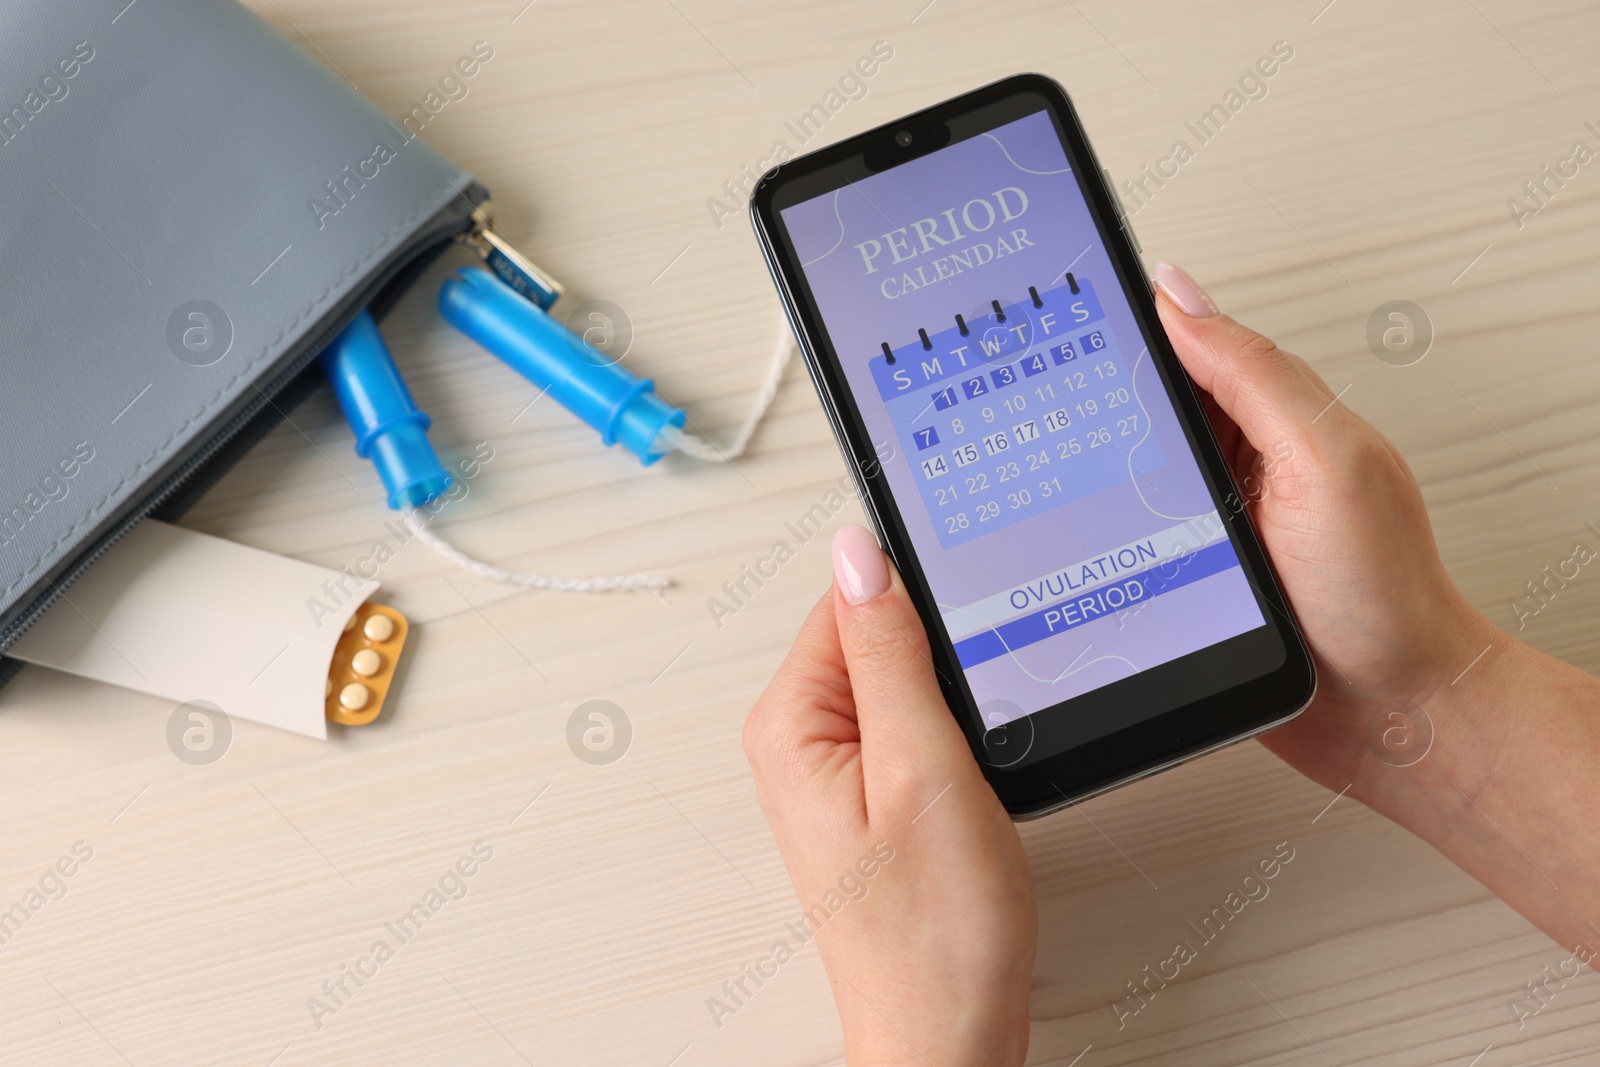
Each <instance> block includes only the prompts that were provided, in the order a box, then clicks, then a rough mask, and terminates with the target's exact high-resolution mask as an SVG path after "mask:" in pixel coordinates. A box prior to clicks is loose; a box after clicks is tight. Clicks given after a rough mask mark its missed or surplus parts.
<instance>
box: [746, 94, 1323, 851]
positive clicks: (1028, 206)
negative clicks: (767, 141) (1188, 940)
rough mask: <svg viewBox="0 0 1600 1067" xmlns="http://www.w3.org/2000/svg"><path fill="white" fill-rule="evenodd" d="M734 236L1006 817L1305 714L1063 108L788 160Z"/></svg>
mask: <svg viewBox="0 0 1600 1067" xmlns="http://www.w3.org/2000/svg"><path fill="white" fill-rule="evenodd" d="M751 216H752V219H753V221H754V224H755V229H756V233H757V236H758V238H759V240H760V243H761V247H762V251H763V253H764V255H765V257H766V260H767V264H768V266H769V267H770V269H771V271H772V276H773V280H774V281H775V282H776V283H777V287H778V291H779V294H780V295H781V298H782V300H783V303H784V306H785V309H786V310H787V312H788V315H789V318H790V322H791V324H792V325H793V327H794V329H795V333H796V335H797V336H798V337H799V339H800V343H801V347H802V350H803V351H804V353H805V358H806V363H807V366H808V368H809V369H810V372H811V377H812V380H813V381H814V382H815V384H816V387H817V391H818V392H819V393H820V394H821V397H822V401H823V406H824V408H825V409H826V410H827V413H828V417H829V419H830V420H831V422H832V424H833V430H834V434H835V436H836V437H837V438H838V441H839V446H840V448H841V449H842V450H843V451H844V453H845V456H846V458H847V460H848V461H849V464H850V468H851V471H852V474H853V476H854V477H855V479H856V484H857V487H858V489H859V491H860V497H861V500H862V502H863V505H864V507H865V509H866V511H867V513H868V515H869V517H870V519H871V521H872V523H873V524H874V526H875V527H876V531H877V535H878V539H879V541H880V543H881V544H882V545H883V547H884V549H885V551H887V552H888V554H889V556H890V558H891V559H893V560H894V562H895V565H896V566H897V567H898V568H899V570H900V573H901V575H902V576H903V577H904V580H905V583H906V585H907V587H908V588H909V590H910V593H911V597H912V599H913V601H914V602H915V604H916V607H917V610H918V611H919V613H920V614H921V617H922V620H923V623H924V625H925V626H926V627H927V630H928V637H929V642H930V644H931V646H932V654H933V667H934V670H935V671H936V672H937V673H938V676H939V679H940V682H941V684H942V686H943V690H944V695H945V698H946V700H947V701H948V702H949V705H950V709H951V711H952V712H953V713H954V715H955V717H956V718H957V720H959V722H960V723H961V726H962V729H963V730H964V731H965V732H966V735H967V738H968V740H969V742H970V743H971V745H972V749H973V752H974V754H975V755H976V756H977V757H978V759H979V761H980V763H981V765H982V767H983V769H984V773H985V775H986V777H987V778H988V780H989V782H990V784H991V785H992V786H993V788H994V790H995V792H996V793H997V794H998V796H999V797H1000V799H1001V801H1002V802H1003V803H1004V804H1005V807H1006V809H1007V810H1008V811H1009V812H1010V813H1011V814H1012V816H1013V817H1014V818H1018V819H1023V818H1031V817H1034V816H1038V815H1042V814H1045V813H1047V812H1049V811H1052V810H1055V809H1057V808H1060V807H1063V806H1066V805H1068V804H1070V803H1073V802H1076V801H1078V800H1082V799H1084V798H1086V797H1089V796H1092V795H1094V794H1096V793H1099V792H1103V791H1104V790H1107V789H1110V788H1113V787H1115V786H1117V785H1121V784H1123V783H1126V782H1129V781H1132V780H1134V779H1136V778H1139V777H1142V776H1145V775H1148V774H1152V773H1155V772H1157V771H1160V770H1163V769H1165V768H1167V767H1171V766H1174V765H1175V764H1177V763H1180V762H1182V761H1184V760H1187V759H1191V758H1193V757H1195V756H1198V755H1200V754H1203V753H1205V752H1209V751H1211V750H1213V749H1217V748H1220V747H1221V746H1223V745H1227V744H1231V743H1233V742H1235V741H1239V740H1241V739H1243V738H1246V737H1250V736H1252V735H1254V734H1257V733H1260V732H1262V731H1264V730H1268V729H1271V728H1272V727H1274V726H1277V725H1279V724H1281V723H1283V722H1286V721H1287V720H1289V719H1290V718H1293V717H1294V716H1295V715H1296V714H1298V713H1299V711H1301V710H1302V709H1303V708H1304V707H1305V706H1306V705H1307V704H1308V703H1309V702H1310V700H1311V697H1312V694H1313V692H1314V691H1315V686H1316V675H1315V671H1314V669H1313V666H1312V662H1311V657H1310V655H1309V654H1308V653H1307V651H1306V646H1305V643H1304V641H1303V640H1302V638H1301V637H1300V634H1299V632H1298V630H1297V628H1296V626H1295V622H1294V619H1293V616H1292V614H1291V612H1290V609H1289V606H1288V603H1287V601H1286V599H1285V597H1284V595H1283V592H1282V590H1281V588H1280V587H1279V585H1278V582H1277V579H1276V577H1275V575H1274V574H1273V571H1272V567H1271V565H1270V564H1269V562H1268V560H1267V557H1266V554H1265V553H1264V552H1263V551H1262V548H1261V544H1260V542H1259V540H1258V538H1257V536H1256V534H1255V531H1254V530H1253V528H1252V527H1251V524H1250V519H1249V516H1248V514H1247V512H1246V503H1247V499H1248V498H1247V495H1246V494H1241V492H1240V490H1239V488H1238V487H1237V486H1235V485H1234V483H1233V480H1232V476H1231V474H1230V471H1229V469H1228V464H1227V463H1226V462H1224V460H1223V457H1222V454H1221V451H1220V449H1219V448H1218V447H1217V443H1216V440H1215V438H1214V437H1213V436H1212V433H1211V429H1210V426H1209V424H1208V423H1207V421H1206V418H1205V414H1204V412H1203V410H1202V409H1201V407H1200V404H1199V401H1198V400H1197V398H1196V395H1195V392H1194V388H1193V386H1192V384H1191V383H1190V381H1189V379H1188V377H1187V375H1186V374H1185V373H1184V370H1183V368H1182V366H1181V365H1180V364H1179V362H1178V359H1177V357H1176V355H1175V354H1174V353H1173V350H1172V346H1171V343H1170V342H1169V340H1168V338H1167V336H1166V334H1165V332H1164V331H1163V330H1162V327H1161V322H1160V320H1159V318H1158V317H1157V315H1156V308H1155V301H1154V297H1153V292H1152V288H1151V284H1150V281H1149V278H1148V277H1147V275H1146V274H1145V271H1144V267H1143V264H1142V263H1141V261H1140V258H1139V257H1140V249H1139V248H1138V245H1137V243H1136V240H1135V238H1134V236H1133V233H1132V230H1131V228H1130V226H1129V225H1128V223H1127V221H1126V218H1125V217H1124V215H1123V212H1122V210H1121V208H1120V205H1119V203H1118V201H1117V199H1116V195H1115V193H1114V192H1113V190H1112V188H1111V185H1110V182H1109V181H1108V179H1107V176H1106V172H1105V171H1104V170H1103V169H1102V168H1101V167H1100V165H1099V163H1098V162H1097V161H1096V159H1095V155H1094V152H1093V150H1092V149H1091V148H1090V147H1089V143H1088V140H1087V139H1086V137H1085V135H1084V131H1083V127H1082V125H1081V124H1080V123H1079V121H1078V117H1077V114H1076V113H1075V111H1074V109H1073V107H1072V103H1071V101H1070V100H1069V99H1068V97H1067V95H1066V93H1065V91H1063V90H1062V88H1061V86H1059V85H1058V84H1057V83H1056V82H1054V81H1052V80H1051V79H1049V78H1046V77H1044V76H1041V75H1037V74H1023V75H1018V76H1015V77H1012V78H1007V79H1005V80H1003V81H1000V82H996V83H995V84H993V85H989V86H986V87H984V88H981V89H978V90H976V91H974V92H971V93H967V94H966V95H964V96H960V97H957V98H955V99H954V100H949V101H947V102H945V103H942V104H938V105H936V106H934V107H931V108H928V109H927V110H925V111H921V112H918V113H917V114H914V115H911V116H909V117H907V118H905V119H902V120H900V121H898V122H894V123H891V124H889V125H887V126H881V127H879V128H877V129H875V130H871V131H869V132H867V133H864V134H861V135H860V136H857V137H853V138H850V139H849V140H846V141H844V142H842V143H840V144H835V145H832V146H830V147H827V148H823V149H821V150H819V151H817V152H813V153H811V154H808V155H805V156H801V157H798V158H796V159H793V160H790V161H787V162H784V163H781V164H779V165H778V166H777V167H775V168H773V169H772V170H770V171H768V172H767V173H766V174H765V175H763V176H762V178H761V180H760V181H759V182H758V183H757V185H756V186H755V188H754V190H753V192H752V195H751ZM1265 458H1266V459H1267V460H1268V461H1269V462H1281V461H1283V460H1285V459H1288V458H1290V457H1284V456H1281V455H1278V454H1276V453H1273V454H1269V455H1268V456H1267V457H1265Z"/></svg>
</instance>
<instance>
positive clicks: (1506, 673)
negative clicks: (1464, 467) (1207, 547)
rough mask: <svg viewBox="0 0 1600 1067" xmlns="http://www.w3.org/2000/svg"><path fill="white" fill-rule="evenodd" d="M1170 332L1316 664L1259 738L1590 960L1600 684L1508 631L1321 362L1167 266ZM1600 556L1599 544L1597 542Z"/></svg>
mask: <svg viewBox="0 0 1600 1067" xmlns="http://www.w3.org/2000/svg"><path fill="white" fill-rule="evenodd" d="M1156 281H1157V284H1158V285H1159V287H1160V289H1161V291H1162V293H1163V296H1162V298H1161V299H1160V300H1159V301H1158V303H1159V307H1160V311H1161V319H1162V322H1163V323H1164V324H1165V325H1166V328H1167V332H1168V334H1169V335H1170V336H1171V337H1172V343H1173V346H1174V347H1175V348H1176V350H1177V352H1178V356H1179V358H1181V359H1182V360H1183V363H1184V366H1185V367H1186V368H1188V371H1189V374H1190V376H1191V377H1192V378H1193V379H1194V380H1195V383H1196V384H1197V385H1198V386H1199V387H1200V388H1201V389H1202V390H1204V391H1205V393H1207V394H1209V395H1208V396H1207V397H1205V398H1204V400H1205V403H1206V406H1207V408H1208V412H1209V414H1210V416H1211V421H1212V426H1213V428H1214V429H1215V430H1216V433H1217V437H1218V440H1219V441H1220V442H1221V444H1222V448H1223V452H1224V454H1225V455H1227V456H1228V457H1229V458H1230V459H1231V460H1232V463H1233V468H1234V477H1235V481H1236V482H1237V483H1238V484H1239V485H1240V486H1241V487H1242V488H1243V489H1244V490H1245V493H1246V496H1248V497H1252V498H1255V499H1256V503H1255V504H1254V505H1252V507H1251V517H1252V518H1253V519H1254V521H1255V525H1256V528H1257V529H1258V530H1259V531H1260V534H1261V539H1262V541H1263V542H1265V544H1266V547H1267V551H1268V553H1269V554H1270V555H1271V557H1272V561H1273V564H1274V565H1275V567H1276V568H1277V571H1278V574H1279V576H1280V578H1281V579H1282V581H1283V586H1284V590H1285V591H1286V592H1287V594H1288V597H1289V602H1290V604H1291V606H1292V607H1293V608H1294V611H1295V614H1296V615H1297V616H1298V617H1299V620H1300V625H1301V629H1302V631H1303V632H1304V633H1305V636H1306V639H1307V641H1308V642H1309V643H1310V645H1311V647H1312V651H1313V653H1314V654H1315V656H1316V658H1317V664H1318V688H1317V697H1316V700H1315V701H1314V702H1313V703H1312V705H1311V707H1310V708H1309V709H1308V710H1307V711H1306V713H1305V714H1304V715H1302V716H1300V717H1299V718H1297V719H1295V720H1294V721H1293V722H1291V723H1289V724H1288V725H1286V726H1284V727H1283V728H1281V729H1279V730H1276V731H1274V732H1273V733H1270V734H1267V735H1266V736H1265V737H1264V738H1263V739H1262V740H1263V741H1264V743H1265V744H1266V746H1267V747H1268V748H1270V749H1271V750H1272V751H1274V752H1276V753H1277V754H1278V755H1279V756H1281V757H1283V759H1284V760H1286V761H1287V762H1288V763H1289V764H1290V765H1291V766H1293V767H1296V768H1298V769H1299V770H1301V771H1303V772H1304V773H1305V774H1307V775H1309V776H1310V777H1311V778H1313V779H1315V780H1316V781H1317V782H1319V783H1321V784H1322V785H1324V786H1326V787H1327V788H1329V789H1331V790H1335V791H1341V790H1345V789H1349V791H1350V795H1351V796H1353V797H1355V798H1357V799H1359V800H1362V801H1364V802H1365V803H1367V804H1368V805H1370V806H1371V807H1373V808H1374V809H1376V810H1377V811H1379V812H1381V813H1382V814H1384V815H1387V816H1388V817H1389V818H1391V819H1394V820H1395V821H1396V822H1398V823H1400V824H1401V825H1403V826H1405V827H1407V828H1408V829H1410V830H1411V831H1412V832H1413V833H1415V834H1417V835H1418V836H1419V837H1421V838H1423V839H1424V840H1426V841H1428V842H1429V843H1430V844H1432V845H1433V846H1434V847H1435V848H1437V849H1439V850H1440V851H1441V852H1443V853H1444V854H1445V855H1446V856H1449V857H1450V858H1451V859H1452V860H1454V861H1455V862H1456V863H1458V864H1460V865H1461V866H1462V867H1463V868H1465V869H1466V870H1467V871H1468V872H1469V873H1470V874H1472V875H1474V876H1475V877H1477V878H1478V879H1479V880H1480V881H1482V882H1483V883H1484V884H1485V885H1487V886H1488V887H1489V888H1490V889H1492V890H1494V891H1495V892H1496V893H1499V894H1500V895H1501V896H1502V897H1504V898H1505V899H1506V901H1507V902H1508V903H1509V904H1511V905H1512V906H1513V907H1515V908H1516V909H1517V910H1519V911H1521V912H1522V913H1523V914H1524V915H1526V916H1527V917H1528V918H1529V919H1531V920H1533V921H1534V922H1535V923H1537V924H1538V925H1539V926H1540V927H1542V928H1543V929H1544V930H1545V931H1546V932H1547V933H1549V934H1550V936H1551V937H1553V938H1555V939H1556V940H1557V941H1558V942H1560V943H1561V944H1562V945H1564V946H1565V947H1566V948H1568V949H1573V948H1574V946H1575V945H1581V946H1583V954H1580V958H1585V959H1587V958H1591V957H1592V956H1593V955H1595V954H1597V952H1600V950H1597V949H1596V948H1595V946H1600V848H1597V847H1596V846H1597V845H1600V683H1597V682H1596V680H1595V679H1594V678H1592V677H1590V676H1589V675H1587V674H1584V673H1583V672H1582V671H1579V670H1576V669H1574V668H1573V667H1570V666H1568V665H1567V664H1565V663H1561V662H1558V661H1556V660H1553V659H1551V658H1550V657H1548V656H1542V655H1540V654H1539V653H1537V652H1534V651H1533V650H1532V649H1530V648H1528V647H1527V646H1525V645H1523V644H1521V643H1519V642H1517V641H1515V640H1513V639H1512V638H1511V637H1509V636H1508V635H1506V634H1504V633H1502V632H1501V631H1500V630H1499V629H1498V628H1496V627H1495V626H1494V625H1492V624H1491V623H1490V622H1489V621H1488V620H1487V619H1485V618H1484V617H1483V616H1482V615H1481V614H1480V613H1479V612H1478V611H1476V610H1475V609H1474V608H1473V607H1472V605H1471V604H1469V603H1468V602H1467V600H1466V598H1465V597H1463V596H1462V595H1461V593H1460V591H1459V590H1457V589H1456V587H1455V584H1454V583H1453V582H1451V580H1450V577H1449V575H1447V574H1446V573H1445V570H1444V566H1443V564H1442V563H1441V562H1440V559H1439V553H1438V549H1437V548H1436V547H1435V545H1434V542H1433V534H1432V531H1431V530H1430V528H1429V525H1428V515H1427V511H1426V509H1425V508H1424V506H1423V501H1422V494H1421V492H1420V491H1419V490H1418V488H1417V483H1416V479H1415V478H1413V477H1412V474H1411V471H1410V469H1409V468H1407V466H1406V464H1405V461H1404V460H1403V459H1401V458H1400V454H1399V453H1398V452H1397V451H1395V448H1394V446H1393V445H1391V444H1390V443H1389V442H1388V441H1387V440H1385V439H1384V437H1383V435H1382V434H1380V433H1379V432H1378V431H1377V430H1376V429H1374V428H1373V427H1372V426H1371V425H1370V424H1369V423H1367V422H1366V421H1365V420H1363V419H1361V418H1360V417H1359V416H1357V415H1356V414H1354V413H1353V412H1351V411H1350V410H1349V409H1348V408H1346V407H1345V406H1344V405H1343V404H1341V403H1339V402H1338V401H1337V399H1336V397H1335V394H1334V392H1333V391H1332V390H1331V389H1329V388H1328V386H1327V385H1326V384H1324V383H1323V381H1322V379H1321V378H1319V377H1318V376H1317V374H1316V372H1315V371H1313V370H1312V369H1311V368H1310V367H1309V366H1307V365H1306V363H1305V361H1304V360H1302V359H1300V358H1299V357H1297V356H1291V355H1289V354H1287V353H1285V352H1283V351H1282V350H1280V349H1279V348H1278V346H1277V345H1275V344H1273V343H1272V342H1271V341H1269V340H1267V339H1266V338H1264V337H1262V336H1261V335H1260V334H1258V333H1255V332H1254V331H1252V330H1250V329H1248V328H1246V327H1244V326H1241V325H1239V324H1238V323H1237V322H1235V321H1233V320H1232V319H1230V318H1227V317H1224V316H1222V315H1220V314H1219V313H1218V311H1217V308H1216V305H1215V304H1213V303H1212V302H1211V299H1210V298H1209V297H1207V296H1206V295H1205V293H1204V291H1203V290H1201V288H1200V287H1199V286H1198V285H1197V284H1195V282H1194V279H1192V278H1190V277H1189V276H1188V275H1187V274H1185V273H1184V272H1183V271H1181V270H1179V269H1178V268H1176V267H1174V266H1172V265H1171V264H1166V263H1163V264H1160V265H1159V266H1158V267H1157V268H1156ZM1590 551H1591V552H1592V551H1593V550H1592V548H1591V549H1590Z"/></svg>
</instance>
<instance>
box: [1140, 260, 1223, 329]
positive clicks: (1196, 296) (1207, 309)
mask: <svg viewBox="0 0 1600 1067" xmlns="http://www.w3.org/2000/svg"><path fill="white" fill-rule="evenodd" d="M1156 284H1157V285H1159V286H1161V291H1162V292H1163V293H1166V294H1167V299H1169V300H1171V301H1172V302H1173V303H1174V304H1177V305H1178V307H1179V308H1181V309H1182V310H1183V313H1184V314H1185V315H1188V316H1189V317H1190V318H1193V319H1209V318H1214V317H1216V316H1217V315H1220V314H1222V312H1220V311H1218V310H1217V304H1216V301H1214V300H1212V299H1211V297H1210V296H1209V295H1208V294H1207V293H1206V291H1205V290H1204V289H1202V288H1200V283H1199V282H1197V281H1195V280H1194V279H1193V278H1191V277H1190V276H1189V272H1188V271H1186V270H1184V269H1183V268H1182V267H1180V266H1178V265H1177V264H1176V263H1168V262H1167V261H1166V260H1162V261H1161V262H1160V263H1157V264H1156Z"/></svg>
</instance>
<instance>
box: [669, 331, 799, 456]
mask: <svg viewBox="0 0 1600 1067" xmlns="http://www.w3.org/2000/svg"><path fill="white" fill-rule="evenodd" d="M792 355H794V335H793V334H791V333H790V332H789V325H788V323H787V322H785V323H784V324H783V325H782V326H781V327H780V329H779V331H778V346H777V347H776V348H774V349H773V350H772V359H771V361H770V362H768V364H767V378H766V381H764V382H762V383H761V391H760V392H759V393H757V394H756V401H755V404H754V405H753V406H752V407H751V409H750V414H749V415H748V416H747V417H746V418H745V420H744V425H743V426H740V427H739V432H738V433H736V434H734V435H733V440H732V441H729V442H728V443H727V444H726V445H722V446H718V445H715V444H713V443H712V442H710V441H708V440H706V439H705V438H704V437H699V436H696V435H694V434H687V433H686V434H684V435H683V436H682V437H680V438H678V451H679V452H682V453H683V454H684V455H686V456H692V457H693V458H695V459H703V460H705V461H706V462H708V463H727V462H728V461H729V460H733V459H738V458H739V457H740V456H741V455H743V453H744V450H745V448H746V446H748V445H749V444H750V438H751V437H753V436H755V432H756V427H758V426H760V425H761V420H762V419H763V418H765V417H766V414H767V409H768V408H770V407H772V402H773V401H774V400H776V399H777V398H778V384H779V383H780V382H782V381H783V372H784V370H785V369H786V368H787V367H788V366H789V357H790V356H792Z"/></svg>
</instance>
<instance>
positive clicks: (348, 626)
mask: <svg viewBox="0 0 1600 1067" xmlns="http://www.w3.org/2000/svg"><path fill="white" fill-rule="evenodd" d="M355 628H356V617H355V616H354V615H352V616H350V617H349V618H348V619H346V620H345V622H344V632H345V633H349V632H350V631H351V630H354V629H355Z"/></svg>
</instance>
